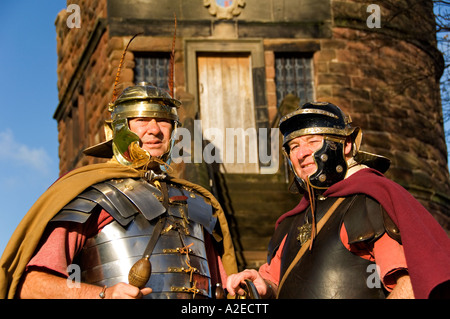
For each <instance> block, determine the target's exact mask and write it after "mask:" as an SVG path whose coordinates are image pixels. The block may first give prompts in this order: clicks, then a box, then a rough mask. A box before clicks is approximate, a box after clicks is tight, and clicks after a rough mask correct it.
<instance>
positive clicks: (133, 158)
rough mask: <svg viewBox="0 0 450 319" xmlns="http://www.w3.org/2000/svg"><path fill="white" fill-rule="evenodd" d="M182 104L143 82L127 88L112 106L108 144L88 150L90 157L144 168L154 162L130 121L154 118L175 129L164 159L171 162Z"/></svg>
mask: <svg viewBox="0 0 450 319" xmlns="http://www.w3.org/2000/svg"><path fill="white" fill-rule="evenodd" d="M180 105H181V102H180V101H178V100H177V99H174V98H172V97H171V96H170V94H169V93H167V92H166V91H165V90H163V89H161V88H158V87H155V86H153V85H150V84H149V83H147V82H141V83H139V84H137V85H134V86H130V87H127V88H126V89H125V90H123V92H122V93H121V94H120V95H119V96H118V97H117V99H116V100H115V101H114V102H113V103H110V105H109V111H110V112H111V119H110V120H107V121H106V123H105V135H106V138H107V141H106V142H104V143H101V144H98V145H96V146H93V147H91V148H88V149H86V150H85V151H84V153H85V154H86V155H91V156H97V157H112V156H114V157H115V159H116V160H117V161H118V162H119V163H121V164H123V165H126V166H131V167H133V168H138V167H142V166H144V165H148V163H150V161H151V159H152V157H151V156H150V154H149V153H148V152H147V151H146V150H144V149H142V148H141V146H140V139H139V137H138V136H137V135H136V134H135V133H134V132H132V131H131V130H130V128H129V124H128V120H129V119H131V118H135V117H152V118H160V119H167V120H170V121H172V123H173V130H172V135H171V138H170V146H169V149H168V150H167V152H166V153H165V154H163V155H162V156H160V157H159V159H160V160H162V161H164V162H166V163H168V162H169V161H170V153H171V150H172V147H173V144H174V142H175V141H174V136H175V131H176V129H177V127H178V125H179V121H178V114H177V108H178V107H179V106H180Z"/></svg>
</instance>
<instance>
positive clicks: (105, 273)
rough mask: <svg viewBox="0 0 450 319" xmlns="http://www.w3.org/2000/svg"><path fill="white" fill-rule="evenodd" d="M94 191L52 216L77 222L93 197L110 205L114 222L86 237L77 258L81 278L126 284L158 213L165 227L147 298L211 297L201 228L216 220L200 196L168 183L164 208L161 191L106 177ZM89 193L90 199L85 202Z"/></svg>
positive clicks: (211, 225) (154, 258) (153, 260)
mask: <svg viewBox="0 0 450 319" xmlns="http://www.w3.org/2000/svg"><path fill="white" fill-rule="evenodd" d="M144 183H145V184H144ZM116 187H117V188H116ZM92 189H94V190H95V191H94V192H93V193H95V194H96V196H98V195H99V194H100V193H101V194H102V196H100V197H96V196H94V195H93V193H92ZM92 189H88V190H87V191H86V192H84V193H83V194H85V195H83V194H81V195H79V197H78V198H77V199H75V200H74V201H73V202H72V203H70V204H69V205H67V206H66V207H65V209H63V210H62V212H61V213H60V214H59V216H58V215H57V217H55V218H54V220H70V219H71V218H72V220H73V219H74V218H78V219H79V220H80V218H81V217H82V214H84V213H86V212H83V211H82V210H83V209H84V210H87V209H86V208H84V207H86V206H89V201H92V200H93V199H95V201H94V203H97V204H98V205H100V206H102V207H103V208H104V209H106V208H105V207H107V206H110V209H112V210H113V211H112V213H110V214H111V215H112V216H113V217H114V218H115V220H114V221H113V222H111V223H110V224H108V225H107V226H105V227H104V228H103V229H102V231H101V232H100V233H99V234H97V235H96V236H94V237H92V238H89V239H88V240H87V241H86V244H85V246H84V247H83V249H82V251H81V253H80V255H79V256H78V257H77V259H78V260H77V262H78V263H79V265H80V268H81V271H82V275H81V277H82V282H86V283H90V284H95V285H99V286H103V285H107V286H113V285H115V284H117V283H119V282H128V272H129V270H130V268H131V267H132V266H133V264H134V263H135V262H136V261H137V260H139V259H140V258H141V257H142V254H143V252H144V250H145V248H146V246H147V243H148V241H149V239H150V237H151V235H152V233H153V229H154V226H155V224H156V222H157V221H158V220H159V217H166V223H165V227H164V230H163V232H162V235H161V236H160V237H159V239H158V241H157V243H156V246H155V248H154V250H153V253H152V255H151V257H150V261H151V264H152V274H151V277H150V280H149V281H148V283H147V286H148V287H151V288H152V289H153V292H152V293H151V294H149V295H147V296H145V298H149V299H171V298H177V299H188V298H193V297H194V298H211V296H212V293H211V275H210V269H209V265H208V260H207V254H206V247H205V236H204V230H207V231H208V232H210V233H212V230H213V228H214V225H215V218H214V217H213V216H212V207H211V205H210V204H209V203H208V202H206V201H205V198H204V197H202V196H201V195H199V194H198V193H194V192H193V191H190V190H187V189H183V188H182V187H174V186H173V185H172V186H169V198H171V200H170V201H169V208H168V211H166V210H165V209H164V207H163V209H161V207H160V206H159V205H161V203H160V202H159V200H162V194H161V192H160V191H159V190H158V189H157V188H156V187H154V186H152V185H150V184H148V183H146V182H145V181H143V180H138V181H136V180H132V179H127V180H120V181H108V182H105V183H102V184H97V185H94V186H93V187H92ZM99 190H101V191H99ZM89 192H91V193H90V194H89ZM86 193H87V194H88V195H86ZM124 195H125V196H124ZM136 195H139V196H136ZM88 197H89V201H88V202H84V201H86V200H87V199H86V198H88ZM149 198H152V199H150V200H149ZM80 199H81V201H80ZM155 200H156V201H155ZM77 201H78V202H77ZM105 202H106V203H107V204H105ZM74 203H76V205H75V204H74ZM82 203H83V204H82ZM130 204H131V205H130ZM127 205H130V206H129V207H127ZM112 206H113V207H112ZM80 207H81V209H80ZM77 208H78V209H79V210H78V211H75V209H77ZM114 208H115V210H114ZM131 208H133V209H131ZM144 209H145V211H142V210H144ZM108 212H110V210H108ZM74 216H75V217H74ZM81 219H82V218H81Z"/></svg>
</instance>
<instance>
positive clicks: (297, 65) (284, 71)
mask: <svg viewBox="0 0 450 319" xmlns="http://www.w3.org/2000/svg"><path fill="white" fill-rule="evenodd" d="M275 84H276V89H277V107H279V106H280V104H281V101H282V100H283V98H284V97H285V96H286V95H287V94H294V95H295V96H297V97H299V98H300V103H301V104H303V103H305V102H307V101H312V100H314V83H313V72H312V56H311V55H300V54H290V53H280V54H276V55H275Z"/></svg>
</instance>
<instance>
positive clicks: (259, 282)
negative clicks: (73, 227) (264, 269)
mask: <svg viewBox="0 0 450 319" xmlns="http://www.w3.org/2000/svg"><path fill="white" fill-rule="evenodd" d="M245 279H249V280H251V281H253V284H254V285H255V288H256V290H258V293H259V295H260V296H261V297H264V296H267V295H268V294H270V293H271V292H270V291H269V289H268V286H267V283H266V282H265V280H264V279H263V278H262V277H261V275H260V274H259V273H258V272H257V271H256V270H255V269H246V270H244V271H242V272H240V273H237V274H233V275H230V276H228V279H227V287H226V288H227V291H228V293H229V294H230V295H231V296H235V295H236V294H238V295H241V296H243V295H244V294H245V292H244V290H243V289H242V288H241V287H240V285H241V283H244V281H245Z"/></svg>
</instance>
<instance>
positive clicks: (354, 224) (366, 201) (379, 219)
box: [343, 194, 401, 244]
mask: <svg viewBox="0 0 450 319" xmlns="http://www.w3.org/2000/svg"><path fill="white" fill-rule="evenodd" d="M343 222H344V225H345V228H346V230H347V234H348V243H349V244H355V243H358V242H364V241H366V242H374V241H375V240H377V239H378V238H380V237H381V236H382V235H383V234H384V233H385V232H387V233H388V235H389V236H390V237H391V238H392V239H394V240H396V241H397V242H399V243H400V244H401V238H400V231H399V229H398V228H397V226H396V225H395V224H394V222H393V221H392V219H391V218H390V217H389V215H388V214H387V212H386V211H385V210H384V208H383V207H382V206H381V204H380V203H378V202H377V201H376V200H374V199H373V198H371V197H369V196H366V195H362V194H360V195H357V196H355V197H354V200H353V203H352V205H351V206H350V208H349V209H348V211H347V213H346V214H345V216H344V219H343Z"/></svg>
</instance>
